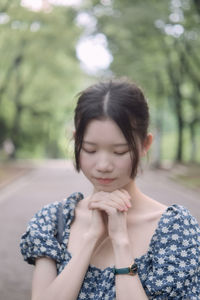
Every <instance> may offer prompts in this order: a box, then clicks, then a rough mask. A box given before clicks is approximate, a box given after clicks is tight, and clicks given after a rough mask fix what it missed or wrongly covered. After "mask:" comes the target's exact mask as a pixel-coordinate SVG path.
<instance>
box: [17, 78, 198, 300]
mask: <svg viewBox="0 0 200 300" xmlns="http://www.w3.org/2000/svg"><path fill="white" fill-rule="evenodd" d="M148 124H149V111H148V105H147V102H146V100H145V98H144V95H143V93H142V91H141V90H140V89H139V88H138V87H137V86H136V85H135V84H133V83H131V82H128V81H124V80H111V81H108V82H100V83H98V84H96V85H93V86H91V87H89V88H88V89H86V90H85V91H83V92H82V93H81V94H80V95H79V99H78V104H77V107H76V110H75V133H74V139H75V160H76V169H77V171H79V170H82V172H83V173H84V175H85V176H86V177H87V178H88V179H89V181H90V182H91V183H92V185H93V187H94V189H93V193H92V194H91V195H89V196H87V197H84V196H83V195H82V194H81V193H79V192H78V193H74V194H72V195H70V196H69V197H68V198H67V199H66V200H65V201H64V202H63V207H62V210H61V209H60V207H61V203H58V202H56V203H53V204H50V205H48V206H45V207H44V208H43V209H42V210H41V211H39V212H38V213H37V214H36V215H35V216H34V218H32V220H31V221H30V223H29V226H28V228H27V231H26V233H25V234H24V235H23V236H22V240H21V252H22V254H23V256H24V259H25V260H26V261H27V262H28V263H30V264H35V269H34V276H33V283H32V300H44V299H45V300H55V299H56V300H76V299H78V300H80V299H87V300H90V299H95V300H100V299H103V300H114V299H117V300H130V299H131V300H134V299H136V300H143V299H168V300H169V299H190V300H192V299H200V262H199V257H200V227H199V225H198V223H197V221H196V220H195V218H194V217H193V216H191V214H190V213H189V211H188V210H187V209H186V208H184V207H182V206H179V205H176V204H174V205H171V206H169V207H166V206H165V205H163V204H160V203H159V202H157V201H155V200H154V199H152V198H150V197H148V196H147V195H145V194H143V193H142V192H141V191H140V190H139V189H138V187H137V186H136V183H135V178H136V175H137V171H138V167H139V163H140V160H141V158H142V157H143V156H145V155H146V153H147V151H148V150H149V148H150V146H151V144H152V134H151V133H148ZM155 189H156V183H155ZM60 220H62V225H63V231H62V236H61V239H60V238H59V239H58V231H59V228H60V226H59V224H60Z"/></svg>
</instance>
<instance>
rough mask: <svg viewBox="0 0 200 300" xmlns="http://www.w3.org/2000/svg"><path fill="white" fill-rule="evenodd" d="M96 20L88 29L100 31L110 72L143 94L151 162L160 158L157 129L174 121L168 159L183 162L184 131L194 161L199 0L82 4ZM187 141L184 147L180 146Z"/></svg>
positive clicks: (199, 123)
mask: <svg viewBox="0 0 200 300" xmlns="http://www.w3.org/2000/svg"><path fill="white" fill-rule="evenodd" d="M83 11H86V12H87V13H88V14H89V15H92V16H93V17H95V18H96V19H97V20H98V23H97V26H96V28H95V30H94V32H93V34H97V33H103V34H105V35H106V37H107V40H108V45H109V49H110V52H111V53H112V55H113V62H112V64H111V66H110V69H111V71H112V73H113V74H114V75H117V76H127V77H129V78H131V79H133V80H135V79H136V81H137V82H139V83H140V84H141V85H142V86H143V87H144V89H145V91H146V92H147V94H148V96H149V99H150V101H149V103H150V108H151V110H152V116H153V125H154V127H155V130H156V141H155V145H156V148H155V151H154V153H155V157H154V163H155V165H156V166H159V165H160V164H161V160H162V136H163V131H164V132H169V131H171V130H172V129H174V125H172V124H176V127H175V128H176V142H175V143H173V144H168V150H170V148H172V147H173V148H174V149H176V153H175V154H174V156H175V157H174V160H175V161H177V162H183V160H184V153H185V152H186V150H185V149H186V148H187V147H188V145H187V143H186V142H185V138H184V134H185V132H187V131H189V132H190V143H189V144H190V145H191V147H190V157H189V159H190V161H197V160H199V157H198V156H197V155H198V152H197V148H198V147H197V143H198V137H199V132H200V119H199V116H200V97H199V94H198V90H199V76H198V69H199V61H200V58H199V55H198V49H199V46H200V39H199V34H198V33H199V29H200V28H199V27H200V23H199V12H200V9H199V1H193V0H188V1H184V0H167V1H159V2H158V1H155V0H151V1H137V0H134V1H133V0H125V1H120V0H102V1H95V0H93V1H92V0H91V1H87V2H86V4H85V6H84V7H83ZM186 146H187V147H186Z"/></svg>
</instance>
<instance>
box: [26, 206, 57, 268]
mask: <svg viewBox="0 0 200 300" xmlns="http://www.w3.org/2000/svg"><path fill="white" fill-rule="evenodd" d="M58 206H59V202H55V203H53V204H49V205H46V206H44V207H43V208H42V209H41V210H40V211H39V212H37V213H36V214H35V215H34V217H33V218H32V219H31V220H30V222H29V224H28V227H27V230H26V232H25V233H24V234H23V235H22V238H21V242H20V248H21V253H22V256H23V257H24V260H25V261H27V262H28V263H29V264H35V259H36V258H38V257H42V256H46V257H50V258H52V259H53V260H55V261H56V262H58V263H59V262H60V261H61V260H62V251H61V246H60V244H59V243H58V240H57V239H56V234H57V222H58V220H57V211H58Z"/></svg>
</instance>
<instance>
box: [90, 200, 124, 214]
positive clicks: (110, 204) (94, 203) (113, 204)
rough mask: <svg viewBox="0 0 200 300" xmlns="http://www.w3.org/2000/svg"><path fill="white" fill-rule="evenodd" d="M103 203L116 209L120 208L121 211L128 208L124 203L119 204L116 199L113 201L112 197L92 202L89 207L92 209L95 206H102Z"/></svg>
mask: <svg viewBox="0 0 200 300" xmlns="http://www.w3.org/2000/svg"><path fill="white" fill-rule="evenodd" d="M101 203H102V204H103V205H108V206H111V207H113V208H115V209H118V210H119V211H123V210H125V209H127V208H126V207H124V205H120V204H118V203H117V202H116V201H113V200H111V199H107V200H102V201H98V202H96V201H94V202H91V203H90V204H89V205H88V208H89V209H92V208H93V207H95V208H96V207H100V205H101Z"/></svg>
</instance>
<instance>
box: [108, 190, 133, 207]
mask: <svg viewBox="0 0 200 300" xmlns="http://www.w3.org/2000/svg"><path fill="white" fill-rule="evenodd" d="M111 199H112V200H113V201H115V202H117V203H119V204H120V205H122V206H123V207H124V208H130V207H131V203H130V200H129V199H128V198H127V196H126V195H125V194H124V193H122V192H121V191H119V190H117V191H115V192H113V193H112V194H111Z"/></svg>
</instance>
